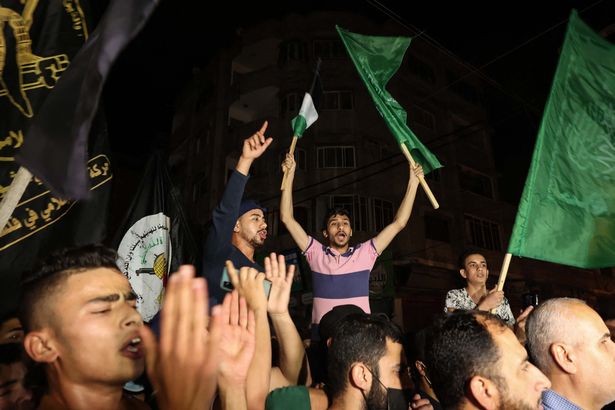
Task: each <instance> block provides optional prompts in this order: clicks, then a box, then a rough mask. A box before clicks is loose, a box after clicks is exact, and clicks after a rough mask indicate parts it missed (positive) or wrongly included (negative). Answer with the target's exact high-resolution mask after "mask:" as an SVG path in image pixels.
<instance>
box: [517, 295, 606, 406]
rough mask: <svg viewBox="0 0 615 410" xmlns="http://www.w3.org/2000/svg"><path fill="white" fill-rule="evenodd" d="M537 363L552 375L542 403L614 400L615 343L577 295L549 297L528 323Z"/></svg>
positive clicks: (596, 403)
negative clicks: (573, 296) (574, 297)
mask: <svg viewBox="0 0 615 410" xmlns="http://www.w3.org/2000/svg"><path fill="white" fill-rule="evenodd" d="M526 333H527V346H528V350H529V352H530V355H531V357H532V359H533V360H534V362H535V363H536V366H538V368H540V370H542V371H543V372H544V373H545V374H546V375H547V376H548V377H549V379H551V383H552V387H551V390H548V391H546V392H545V393H544V394H543V405H544V408H545V409H547V410H549V409H567V410H574V409H583V410H598V409H601V408H602V407H604V406H605V405H607V404H608V403H611V402H613V401H615V343H614V342H613V341H612V340H611V333H610V332H609V328H608V327H607V326H606V324H605V323H604V321H603V320H602V319H601V318H600V316H599V315H598V313H596V311H595V310H594V309H592V308H591V307H589V306H587V304H586V303H585V302H584V301H582V300H579V299H573V298H555V299H549V300H547V301H545V302H543V303H541V304H540V305H538V307H537V308H536V309H535V310H534V312H533V313H532V314H531V315H530V317H529V318H528V321H527V325H526Z"/></svg>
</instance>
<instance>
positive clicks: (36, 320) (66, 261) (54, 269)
mask: <svg viewBox="0 0 615 410" xmlns="http://www.w3.org/2000/svg"><path fill="white" fill-rule="evenodd" d="M116 260H117V255H116V253H115V251H114V250H112V249H109V248H107V247H104V246H103V245H96V244H93V245H84V246H80V247H76V248H66V249H61V250H58V251H55V252H53V253H51V254H50V255H49V256H47V257H46V258H45V259H43V260H42V261H41V262H40V263H39V265H38V266H37V267H36V268H35V269H34V270H33V271H32V272H30V274H28V275H27V276H26V277H25V278H24V279H23V280H22V295H21V302H20V306H19V319H20V321H21V324H22V326H23V328H24V333H28V332H29V331H32V330H34V329H37V328H39V327H40V326H42V325H43V323H42V321H43V318H42V314H41V312H43V311H47V312H48V310H46V309H45V308H46V307H48V303H49V300H51V298H52V297H53V296H54V294H55V293H56V292H57V291H58V290H59V289H60V288H61V286H62V284H63V283H64V282H65V281H66V279H67V278H68V277H69V276H70V275H72V274H75V273H80V272H84V271H86V270H91V269H97V268H110V269H115V270H117V269H118V268H117V265H116Z"/></svg>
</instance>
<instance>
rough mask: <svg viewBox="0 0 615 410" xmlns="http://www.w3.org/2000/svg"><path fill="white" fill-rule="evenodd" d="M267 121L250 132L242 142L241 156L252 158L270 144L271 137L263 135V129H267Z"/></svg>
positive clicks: (261, 153) (259, 154) (260, 153)
mask: <svg viewBox="0 0 615 410" xmlns="http://www.w3.org/2000/svg"><path fill="white" fill-rule="evenodd" d="M267 125H268V122H267V121H265V122H264V123H263V126H262V127H261V129H260V130H258V131H256V132H255V133H254V134H252V136H251V137H249V138H246V140H245V141H244V142H243V149H242V151H241V156H242V157H243V158H245V159H251V160H254V159H256V158H258V157H260V156H261V155H263V152H265V150H266V149H267V147H269V145H271V142H272V141H273V138H271V137H269V138H266V137H265V131H267Z"/></svg>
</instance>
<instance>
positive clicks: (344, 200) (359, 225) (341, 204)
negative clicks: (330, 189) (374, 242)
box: [330, 195, 369, 232]
mask: <svg viewBox="0 0 615 410" xmlns="http://www.w3.org/2000/svg"><path fill="white" fill-rule="evenodd" d="M367 204H368V201H367V198H366V197H363V196H360V195H333V196H331V198H330V206H331V208H343V209H345V210H347V211H348V213H350V226H351V227H352V229H353V230H354V231H357V232H358V231H368V230H369V213H368V207H367Z"/></svg>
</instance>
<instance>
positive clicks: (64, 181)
mask: <svg viewBox="0 0 615 410" xmlns="http://www.w3.org/2000/svg"><path fill="white" fill-rule="evenodd" d="M156 4H157V0H132V1H126V0H114V1H111V2H110V4H109V5H108V6H107V10H106V12H105V15H104V16H103V18H102V20H101V22H100V23H99V25H98V27H97V28H96V30H95V31H94V32H93V33H92V34H91V35H90V36H89V38H88V40H87V42H86V43H85V44H84V45H83V47H82V48H81V49H80V50H79V53H78V54H77V55H76V56H75V59H74V60H73V61H72V62H71V65H70V68H69V69H68V70H67V71H66V73H65V74H64V75H63V76H62V81H60V82H59V83H58V85H57V87H56V91H57V92H56V93H53V94H51V95H50V96H49V97H48V98H47V99H45V101H44V103H43V105H42V106H41V108H40V109H39V111H38V112H37V114H36V117H35V118H34V119H33V121H32V123H31V124H30V127H29V129H28V135H27V138H26V139H25V141H24V144H23V148H22V149H21V151H20V152H19V153H18V154H17V161H18V162H19V163H21V164H22V165H23V166H25V167H26V168H27V169H28V170H29V171H30V172H32V174H34V175H35V176H36V177H38V178H40V179H41V180H42V181H43V182H44V183H45V185H46V186H47V187H48V188H50V189H51V191H52V192H53V193H54V194H55V195H57V196H59V197H61V198H65V199H83V198H86V197H88V196H89V190H90V186H91V185H90V181H89V179H88V177H87V169H86V162H87V139H88V135H89V132H90V127H91V123H92V119H93V118H94V116H95V114H96V110H97V107H98V101H99V98H100V95H101V93H102V89H103V85H104V83H105V80H106V78H107V74H108V73H109V71H110V69H111V66H112V64H113V62H114V61H115V59H116V57H117V56H118V55H119V53H120V52H121V51H122V50H123V49H124V47H125V46H126V45H127V44H128V42H130V40H132V38H134V36H136V35H137V33H138V32H139V31H140V30H141V28H142V27H143V26H144V25H145V22H146V21H147V19H148V17H149V16H150V14H151V13H152V11H153V10H154V8H155V6H156ZM75 101H79V104H75ZM67 110H68V111H67Z"/></svg>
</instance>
